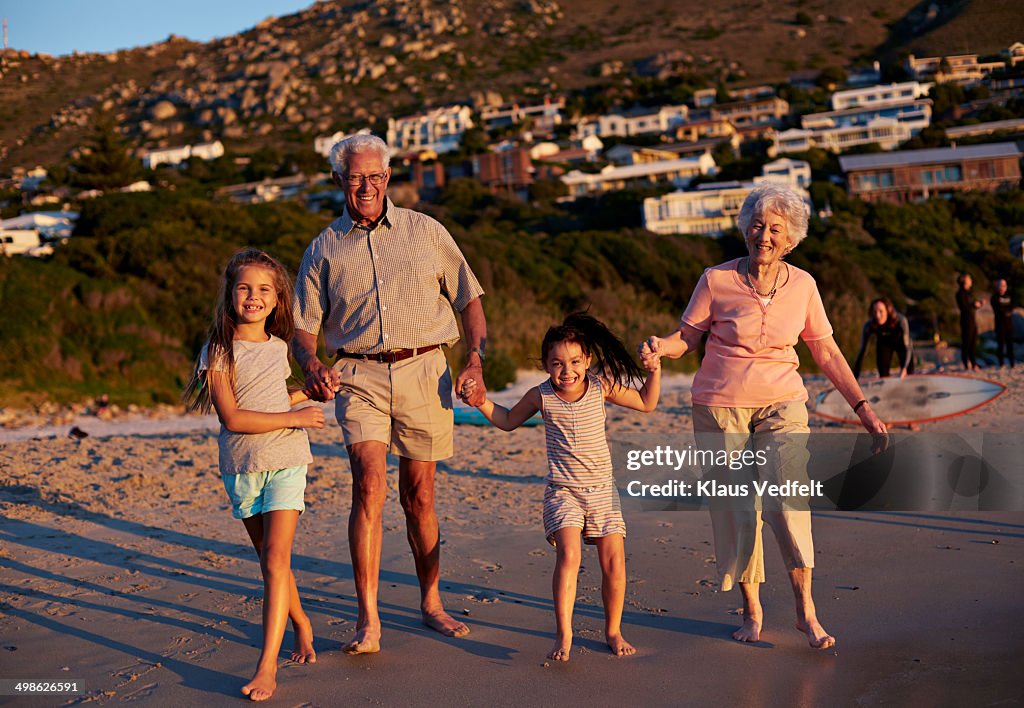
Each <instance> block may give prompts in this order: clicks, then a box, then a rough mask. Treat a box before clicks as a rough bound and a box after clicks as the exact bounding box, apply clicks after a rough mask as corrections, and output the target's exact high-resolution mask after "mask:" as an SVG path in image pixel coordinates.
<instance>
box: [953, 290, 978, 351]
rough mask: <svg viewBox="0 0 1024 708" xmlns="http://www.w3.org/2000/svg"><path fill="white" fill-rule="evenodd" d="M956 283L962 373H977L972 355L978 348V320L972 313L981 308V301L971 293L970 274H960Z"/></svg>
mask: <svg viewBox="0 0 1024 708" xmlns="http://www.w3.org/2000/svg"><path fill="white" fill-rule="evenodd" d="M956 282H957V284H958V285H959V286H960V288H959V290H957V291H956V306H957V309H959V310H960V361H961V362H963V365H964V371H977V370H978V362H977V361H976V360H975V358H974V355H975V350H976V349H977V347H978V320H977V318H976V317H975V315H974V313H975V310H977V309H978V308H979V307H981V300H975V299H974V293H972V292H971V288H972V287H973V285H974V279H973V278H971V275H970V273H961V274H960V276H959V277H958V278H957V279H956Z"/></svg>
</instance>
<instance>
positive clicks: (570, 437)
mask: <svg viewBox="0 0 1024 708" xmlns="http://www.w3.org/2000/svg"><path fill="white" fill-rule="evenodd" d="M539 389H540V395H541V415H542V416H543V418H544V438H545V443H546V447H547V453H548V475H547V478H546V479H547V488H546V489H545V490H544V535H545V536H547V539H548V542H549V543H551V544H552V545H554V534H555V532H556V531H558V530H560V529H564V528H570V527H572V528H579V529H581V530H582V533H583V540H584V541H585V542H586V543H594V539H597V538H602V537H604V536H610V535H611V534H613V533H618V534H622V535H623V536H625V535H626V523H625V521H624V520H623V518H622V507H621V505H620V503H619V490H618V489H617V488H616V487H615V478H614V477H613V476H612V459H611V453H610V452H609V450H608V441H607V439H606V438H605V430H604V426H605V408H604V394H603V391H602V385H601V379H599V378H598V377H597V376H595V375H593V374H589V373H588V374H587V391H586V393H584V394H583V397H582V398H581V399H580V400H578V401H576V402H574V403H569V402H567V401H563V400H562V399H561V398H559V397H558V395H557V394H556V393H555V390H554V388H553V387H552V385H551V380H550V379H548V380H547V381H545V382H544V383H542V384H541V385H540V387H539Z"/></svg>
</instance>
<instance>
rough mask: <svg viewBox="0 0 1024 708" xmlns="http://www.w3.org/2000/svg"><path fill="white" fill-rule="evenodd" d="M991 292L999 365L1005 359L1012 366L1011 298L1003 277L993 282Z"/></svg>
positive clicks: (1001, 364)
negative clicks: (993, 288)
mask: <svg viewBox="0 0 1024 708" xmlns="http://www.w3.org/2000/svg"><path fill="white" fill-rule="evenodd" d="M995 287H996V289H995V292H994V293H992V312H993V313H995V316H996V350H997V352H998V354H999V366H1003V361H1004V359H1003V357H1004V355H1005V361H1006V363H1008V364H1009V365H1010V368H1011V369H1012V368H1013V300H1012V299H1011V298H1010V293H1009V291H1008V286H1007V284H1006V279H1005V278H1000V279H999V280H997V281H996V282H995Z"/></svg>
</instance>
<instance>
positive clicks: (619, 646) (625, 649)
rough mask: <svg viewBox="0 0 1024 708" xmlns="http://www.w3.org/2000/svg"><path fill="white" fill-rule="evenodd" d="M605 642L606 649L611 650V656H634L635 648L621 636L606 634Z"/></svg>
mask: <svg viewBox="0 0 1024 708" xmlns="http://www.w3.org/2000/svg"><path fill="white" fill-rule="evenodd" d="M605 641H606V642H608V648H609V649H611V650H612V654H614V655H615V656H632V655H633V654H636V647H634V646H633V645H632V644H630V643H629V642H627V641H626V640H625V639H624V638H623V636H622V635H621V634H606V635H605Z"/></svg>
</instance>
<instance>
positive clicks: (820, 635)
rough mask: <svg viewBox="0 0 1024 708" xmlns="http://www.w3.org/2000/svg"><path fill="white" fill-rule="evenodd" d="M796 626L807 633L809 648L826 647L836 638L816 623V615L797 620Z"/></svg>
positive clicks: (834, 642) (833, 642) (833, 644)
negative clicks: (802, 620)
mask: <svg viewBox="0 0 1024 708" xmlns="http://www.w3.org/2000/svg"><path fill="white" fill-rule="evenodd" d="M796 628H797V629H798V630H800V631H801V632H803V633H804V634H805V635H807V643H808V644H810V645H811V649H828V648H829V647H832V646H835V644H836V638H835V637H833V636H832V635H831V634H829V633H828V632H826V631H825V628H824V627H822V626H821V625H820V624H819V623H818V618H817V617H811V618H810V619H809V620H806V621H804V622H797V623H796Z"/></svg>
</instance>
